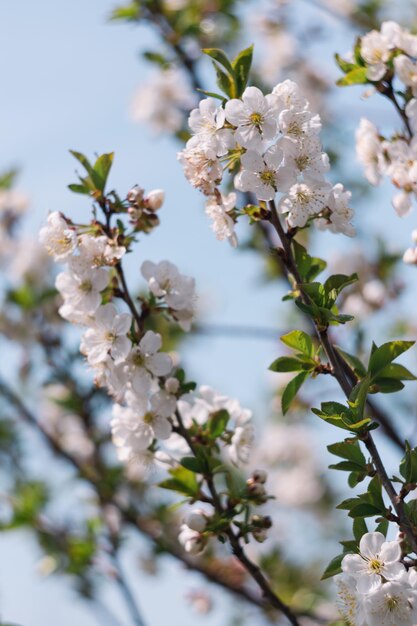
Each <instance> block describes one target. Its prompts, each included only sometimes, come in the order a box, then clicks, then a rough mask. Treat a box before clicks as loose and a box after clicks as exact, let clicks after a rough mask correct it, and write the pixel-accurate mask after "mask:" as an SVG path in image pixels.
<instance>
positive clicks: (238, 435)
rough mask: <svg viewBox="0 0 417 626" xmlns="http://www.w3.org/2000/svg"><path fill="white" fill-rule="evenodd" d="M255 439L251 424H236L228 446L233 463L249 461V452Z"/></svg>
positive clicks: (240, 463)
mask: <svg viewBox="0 0 417 626" xmlns="http://www.w3.org/2000/svg"><path fill="white" fill-rule="evenodd" d="M254 439H255V429H254V427H253V425H252V424H245V425H244V426H238V427H237V428H236V429H235V432H234V433H233V437H232V441H231V445H230V448H229V456H230V460H231V461H232V463H233V464H234V465H237V466H239V465H242V464H243V465H245V464H247V463H249V460H250V453H251V450H252V446H253V443H254Z"/></svg>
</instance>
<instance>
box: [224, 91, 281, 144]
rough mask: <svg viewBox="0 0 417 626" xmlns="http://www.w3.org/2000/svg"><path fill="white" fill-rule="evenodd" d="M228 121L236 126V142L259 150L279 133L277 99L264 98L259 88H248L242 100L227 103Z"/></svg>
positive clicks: (272, 97) (269, 96)
mask: <svg viewBox="0 0 417 626" xmlns="http://www.w3.org/2000/svg"><path fill="white" fill-rule="evenodd" d="M225 114H226V119H227V121H228V122H229V123H230V124H232V125H233V126H236V131H235V140H236V142H237V143H238V144H240V145H241V146H243V147H245V148H248V149H250V150H259V149H260V148H261V147H262V142H263V141H264V140H271V139H273V138H274V137H275V135H276V132H277V119H276V118H277V106H276V98H275V97H274V96H273V95H272V94H268V95H267V96H264V95H263V93H262V92H261V91H260V90H259V89H258V88H257V87H247V88H246V89H245V91H244V92H243V94H242V99H241V100H238V99H236V98H234V99H233V100H229V102H227V103H226V107H225Z"/></svg>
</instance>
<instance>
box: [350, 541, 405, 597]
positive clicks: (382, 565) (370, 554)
mask: <svg viewBox="0 0 417 626" xmlns="http://www.w3.org/2000/svg"><path fill="white" fill-rule="evenodd" d="M400 558H401V547H400V544H399V543H398V541H385V537H384V535H383V534H382V533H380V532H374V533H365V534H364V535H363V536H362V539H361V540H360V543H359V554H346V556H345V557H344V558H343V561H342V570H343V571H344V572H345V574H348V575H349V576H352V577H354V578H355V579H356V581H357V588H358V591H359V592H360V593H368V592H369V591H370V590H371V589H372V588H373V587H374V586H375V585H379V584H381V576H383V577H384V578H385V579H386V580H395V579H396V578H398V577H399V576H400V575H401V574H402V573H403V572H404V571H405V568H404V566H403V565H402V563H400V562H399V560H400Z"/></svg>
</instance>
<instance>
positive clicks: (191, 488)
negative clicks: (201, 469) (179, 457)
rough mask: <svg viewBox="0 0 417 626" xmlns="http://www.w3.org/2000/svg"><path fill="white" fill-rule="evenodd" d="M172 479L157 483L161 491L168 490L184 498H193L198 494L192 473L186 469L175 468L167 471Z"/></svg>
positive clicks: (197, 487)
mask: <svg viewBox="0 0 417 626" xmlns="http://www.w3.org/2000/svg"><path fill="white" fill-rule="evenodd" d="M169 473H170V474H171V476H172V478H168V479H167V480H163V481H162V482H161V483H159V486H160V487H162V489H168V490H170V491H176V492H177V493H180V494H182V495H184V496H191V497H194V496H196V495H197V494H198V492H199V486H198V482H197V479H196V477H195V474H194V472H192V471H190V470H188V469H186V468H185V467H176V468H175V469H171V470H169Z"/></svg>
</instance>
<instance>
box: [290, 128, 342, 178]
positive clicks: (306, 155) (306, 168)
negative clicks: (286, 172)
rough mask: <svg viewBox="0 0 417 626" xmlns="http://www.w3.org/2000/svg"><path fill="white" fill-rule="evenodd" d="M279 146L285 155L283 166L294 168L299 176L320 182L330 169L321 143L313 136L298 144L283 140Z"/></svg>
mask: <svg viewBox="0 0 417 626" xmlns="http://www.w3.org/2000/svg"><path fill="white" fill-rule="evenodd" d="M280 145H281V148H282V149H283V151H284V154H285V165H288V166H290V167H292V168H294V169H295V170H297V172H298V173H299V174H304V175H305V176H308V178H310V179H315V180H322V179H323V176H324V174H325V173H326V172H327V171H328V170H329V169H330V164H329V157H328V156H327V154H326V153H325V152H322V147H321V143H320V141H319V139H318V138H317V137H316V136H315V135H312V136H307V137H305V138H304V139H302V140H301V141H299V142H294V141H291V140H288V139H284V140H283V141H282V142H281V144H280Z"/></svg>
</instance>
